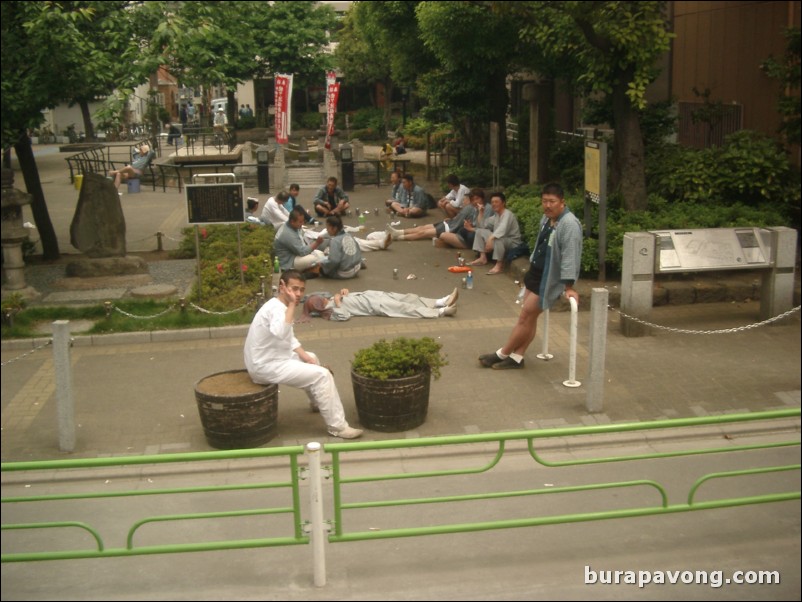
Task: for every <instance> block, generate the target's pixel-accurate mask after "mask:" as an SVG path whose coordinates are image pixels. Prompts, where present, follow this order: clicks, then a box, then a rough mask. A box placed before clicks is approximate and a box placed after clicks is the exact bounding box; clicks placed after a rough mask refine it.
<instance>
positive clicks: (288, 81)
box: [274, 73, 292, 144]
mask: <svg viewBox="0 0 802 602" xmlns="http://www.w3.org/2000/svg"><path fill="white" fill-rule="evenodd" d="M275 90H276V94H275V101H274V104H275V106H276V143H277V144H287V142H288V141H289V138H290V120H291V119H292V115H291V110H292V103H291V102H290V99H291V98H292V75H285V74H283V73H277V74H276V84H275Z"/></svg>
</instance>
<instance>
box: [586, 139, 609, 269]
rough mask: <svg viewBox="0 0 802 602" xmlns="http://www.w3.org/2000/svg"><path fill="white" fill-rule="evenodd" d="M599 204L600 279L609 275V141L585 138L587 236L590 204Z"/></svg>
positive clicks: (589, 231) (588, 234)
mask: <svg viewBox="0 0 802 602" xmlns="http://www.w3.org/2000/svg"><path fill="white" fill-rule="evenodd" d="M591 203H596V204H597V205H598V206H599V280H601V281H602V282H604V280H605V279H606V277H607V270H606V266H605V263H606V261H607V143H606V142H600V141H598V140H585V236H586V237H590V235H591V232H592V224H591V223H590V204H591Z"/></svg>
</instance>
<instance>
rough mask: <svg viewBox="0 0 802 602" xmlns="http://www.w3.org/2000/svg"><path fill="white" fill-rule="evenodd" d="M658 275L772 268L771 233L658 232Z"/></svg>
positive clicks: (747, 230) (735, 230) (746, 230)
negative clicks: (770, 262)
mask: <svg viewBox="0 0 802 602" xmlns="http://www.w3.org/2000/svg"><path fill="white" fill-rule="evenodd" d="M651 233H652V234H654V235H655V236H656V237H657V241H656V242H657V254H656V262H657V265H656V266H655V267H656V270H657V271H658V272H692V271H701V270H737V269H754V268H765V267H769V261H770V256H771V254H770V253H769V247H770V245H769V244H768V232H767V231H766V230H762V229H761V228H715V229H713V228H708V229H700V230H654V231H651Z"/></svg>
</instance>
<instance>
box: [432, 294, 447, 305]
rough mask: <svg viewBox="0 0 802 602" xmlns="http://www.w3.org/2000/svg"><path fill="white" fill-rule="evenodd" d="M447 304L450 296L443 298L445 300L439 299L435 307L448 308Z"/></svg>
mask: <svg viewBox="0 0 802 602" xmlns="http://www.w3.org/2000/svg"><path fill="white" fill-rule="evenodd" d="M446 303H448V295H446V296H445V297H443V298H441V299H438V300H437V301H435V302H434V306H435V307H445V306H446Z"/></svg>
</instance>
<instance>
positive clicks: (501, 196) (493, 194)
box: [490, 190, 507, 205]
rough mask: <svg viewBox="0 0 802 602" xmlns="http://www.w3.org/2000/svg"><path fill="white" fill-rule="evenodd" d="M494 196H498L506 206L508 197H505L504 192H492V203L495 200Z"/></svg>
mask: <svg viewBox="0 0 802 602" xmlns="http://www.w3.org/2000/svg"><path fill="white" fill-rule="evenodd" d="M494 196H497V197H498V198H500V199H501V202H502V203H504V204H505V205H506V204H507V197H506V195H505V194H504V193H503V192H501V191H500V190H498V191H496V192H491V193H490V200H491V201H492V200H493V197H494Z"/></svg>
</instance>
